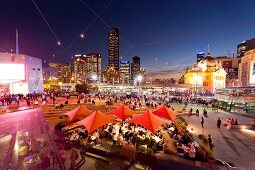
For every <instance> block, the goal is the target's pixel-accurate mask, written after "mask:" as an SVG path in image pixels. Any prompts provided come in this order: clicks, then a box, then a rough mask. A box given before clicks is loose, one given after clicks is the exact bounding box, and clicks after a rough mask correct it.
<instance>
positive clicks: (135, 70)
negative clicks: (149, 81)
mask: <svg viewBox="0 0 255 170" xmlns="http://www.w3.org/2000/svg"><path fill="white" fill-rule="evenodd" d="M140 68H141V65H140V58H139V57H137V56H135V57H133V62H132V64H131V79H132V80H134V79H135V77H136V76H137V75H138V74H139V73H140Z"/></svg>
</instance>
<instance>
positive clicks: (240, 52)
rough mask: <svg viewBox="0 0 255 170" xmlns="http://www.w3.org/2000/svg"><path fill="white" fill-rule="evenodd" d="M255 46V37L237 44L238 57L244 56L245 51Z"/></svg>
mask: <svg viewBox="0 0 255 170" xmlns="http://www.w3.org/2000/svg"><path fill="white" fill-rule="evenodd" d="M254 48H255V38H253V39H250V40H246V41H243V42H242V43H241V44H238V45H237V57H242V56H244V53H245V52H247V51H249V50H252V49H254Z"/></svg>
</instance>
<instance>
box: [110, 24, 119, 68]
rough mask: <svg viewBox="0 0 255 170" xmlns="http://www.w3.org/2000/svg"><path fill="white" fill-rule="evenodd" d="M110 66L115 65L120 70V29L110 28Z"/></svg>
mask: <svg viewBox="0 0 255 170" xmlns="http://www.w3.org/2000/svg"><path fill="white" fill-rule="evenodd" d="M108 38H109V40H108V41H109V64H108V65H109V66H114V68H115V69H116V70H118V71H119V29H118V28H111V29H110V30H109V35H108Z"/></svg>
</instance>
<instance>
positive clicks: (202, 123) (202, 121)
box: [201, 116, 205, 128]
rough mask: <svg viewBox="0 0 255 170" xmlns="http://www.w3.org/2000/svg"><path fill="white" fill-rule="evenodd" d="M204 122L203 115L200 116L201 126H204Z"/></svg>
mask: <svg viewBox="0 0 255 170" xmlns="http://www.w3.org/2000/svg"><path fill="white" fill-rule="evenodd" d="M204 122H205V120H204V117H203V116H202V117H201V126H202V128H204Z"/></svg>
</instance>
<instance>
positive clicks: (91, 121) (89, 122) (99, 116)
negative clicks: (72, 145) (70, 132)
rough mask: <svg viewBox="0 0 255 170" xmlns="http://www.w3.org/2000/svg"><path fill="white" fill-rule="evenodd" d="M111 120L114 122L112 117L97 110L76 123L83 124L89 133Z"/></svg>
mask: <svg viewBox="0 0 255 170" xmlns="http://www.w3.org/2000/svg"><path fill="white" fill-rule="evenodd" d="M113 122H114V119H113V118H111V117H110V116H108V115H105V114H103V113H102V112H100V111H99V110H97V111H95V112H94V113H93V114H91V115H90V116H88V117H86V118H85V119H83V120H81V121H79V122H77V124H80V125H83V126H85V127H86V129H87V131H88V132H89V133H90V132H93V131H94V130H96V129H98V128H99V127H101V126H103V125H106V124H108V123H113Z"/></svg>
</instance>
